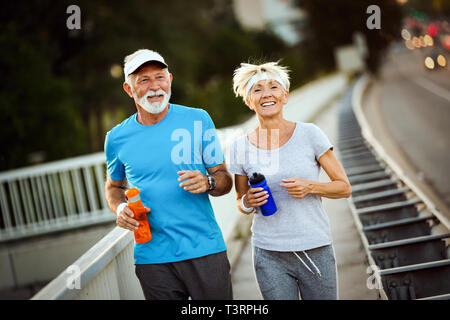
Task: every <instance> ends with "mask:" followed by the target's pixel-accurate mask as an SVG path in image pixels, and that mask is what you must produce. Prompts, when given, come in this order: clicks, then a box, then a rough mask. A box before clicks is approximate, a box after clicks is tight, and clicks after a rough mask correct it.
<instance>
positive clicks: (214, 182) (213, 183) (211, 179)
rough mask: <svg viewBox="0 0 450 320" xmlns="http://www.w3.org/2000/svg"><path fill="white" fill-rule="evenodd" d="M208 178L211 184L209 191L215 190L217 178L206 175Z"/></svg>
mask: <svg viewBox="0 0 450 320" xmlns="http://www.w3.org/2000/svg"><path fill="white" fill-rule="evenodd" d="M206 177H207V178H208V184H209V189H208V192H209V191H213V190H214V189H215V188H216V180H214V178H213V177H211V176H206Z"/></svg>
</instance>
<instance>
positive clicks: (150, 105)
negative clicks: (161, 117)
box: [137, 88, 172, 114]
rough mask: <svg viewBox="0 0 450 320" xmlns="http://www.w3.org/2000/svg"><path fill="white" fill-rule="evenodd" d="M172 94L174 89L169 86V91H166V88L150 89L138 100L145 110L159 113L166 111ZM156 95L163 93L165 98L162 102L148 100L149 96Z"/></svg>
mask: <svg viewBox="0 0 450 320" xmlns="http://www.w3.org/2000/svg"><path fill="white" fill-rule="evenodd" d="M171 94H172V91H171V90H170V88H169V92H168V93H166V92H165V91H164V90H162V89H159V90H157V91H153V90H148V91H147V93H146V94H145V95H144V96H143V97H141V98H140V99H137V100H138V104H139V105H140V106H141V107H142V108H144V110H145V111H147V112H150V113H152V114H158V113H161V112H163V111H164V109H165V108H166V107H167V104H168V103H169V100H170V96H171ZM155 95H163V96H164V98H163V99H162V101H161V102H158V101H156V102H149V101H148V100H147V97H152V96H155Z"/></svg>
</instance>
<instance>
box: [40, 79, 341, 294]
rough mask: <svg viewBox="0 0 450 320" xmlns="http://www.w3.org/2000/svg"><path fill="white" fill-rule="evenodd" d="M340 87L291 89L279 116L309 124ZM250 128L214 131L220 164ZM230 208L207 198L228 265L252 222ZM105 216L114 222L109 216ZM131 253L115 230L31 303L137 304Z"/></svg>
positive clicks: (127, 238)
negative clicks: (221, 152)
mask: <svg viewBox="0 0 450 320" xmlns="http://www.w3.org/2000/svg"><path fill="white" fill-rule="evenodd" d="M346 87H347V77H346V75H345V74H333V75H331V76H328V77H326V78H323V79H320V80H317V81H314V82H312V83H310V84H308V85H306V86H304V87H302V88H300V89H297V90H295V91H293V92H291V93H290V100H289V103H288V105H286V106H285V116H286V117H287V118H288V119H290V120H293V121H311V119H313V118H314V116H315V115H316V114H317V113H318V112H320V110H321V109H322V108H324V106H326V105H328V104H329V103H330V102H331V101H332V100H333V99H335V98H336V97H337V96H338V95H339V94H341V93H342V92H343V91H344V89H345V88H346ZM314 97H315V98H314ZM256 125H257V120H256V118H255V117H252V118H251V119H249V120H248V121H247V122H245V123H244V124H241V125H238V126H233V127H229V128H225V129H220V130H218V136H219V139H220V141H221V144H222V148H223V149H224V154H225V156H226V158H228V156H227V155H228V154H229V152H228V147H229V145H230V143H231V142H232V141H233V140H234V139H235V138H237V137H238V136H240V135H242V134H245V133H246V132H247V131H248V130H249V129H252V128H254V127H256ZM235 203H236V200H235V194H234V191H231V192H230V193H229V194H227V195H225V196H221V197H211V204H212V206H213V209H214V212H215V215H216V218H217V221H218V223H219V225H220V228H221V230H222V234H223V236H224V238H225V242H226V244H227V248H228V256H229V259H230V262H231V264H233V261H234V260H235V258H236V256H237V255H238V254H239V241H236V239H237V238H239V237H241V236H242V235H243V234H245V233H246V232H248V229H249V228H248V226H249V223H250V222H251V218H252V217H251V216H244V215H242V214H240V213H239V212H238V211H237V209H236V206H235ZM110 215H111V216H113V217H114V215H113V214H112V213H110ZM133 247H134V239H133V235H132V234H131V233H130V232H129V231H127V230H124V229H120V228H118V227H116V228H115V229H113V230H112V231H111V232H110V233H109V234H108V235H106V236H105V237H104V238H103V239H102V240H101V241H99V242H98V243H97V244H95V245H94V246H93V247H92V248H91V249H90V250H88V251H87V252H86V253H85V254H84V255H83V256H82V257H80V258H79V259H78V260H77V261H75V262H74V263H73V264H72V265H71V266H69V268H67V269H66V270H65V271H64V272H62V273H61V274H60V275H59V276H58V277H56V278H55V279H54V280H52V281H51V282H50V283H49V284H48V285H47V286H45V287H44V288H43V289H42V290H41V291H39V292H38V293H37V294H36V295H35V296H34V297H33V298H32V299H34V300H48V299H142V298H143V294H142V291H141V288H140V285H139V283H138V280H137V278H136V277H135V276H134V265H133V261H134V260H133V255H132V252H133Z"/></svg>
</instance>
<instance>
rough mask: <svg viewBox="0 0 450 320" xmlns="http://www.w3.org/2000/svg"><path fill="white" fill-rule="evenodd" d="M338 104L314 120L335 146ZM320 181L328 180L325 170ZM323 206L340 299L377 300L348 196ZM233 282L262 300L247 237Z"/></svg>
mask: <svg viewBox="0 0 450 320" xmlns="http://www.w3.org/2000/svg"><path fill="white" fill-rule="evenodd" d="M338 103H339V100H338V101H337V102H334V103H332V104H331V106H330V107H329V108H328V109H326V110H325V111H324V112H322V113H321V114H320V116H319V117H318V118H317V119H316V121H315V123H316V124H317V125H318V126H319V127H320V128H321V129H322V130H323V131H324V132H325V133H326V134H327V136H328V137H329V138H330V141H331V142H332V143H333V144H335V145H336V144H337V141H336V137H337V109H338ZM335 150H336V149H335ZM320 180H321V181H327V180H328V177H327V176H326V174H325V173H324V172H323V171H322V174H321V179H320ZM323 205H324V207H325V210H326V212H327V213H328V216H329V219H330V224H331V232H332V237H333V242H334V247H335V252H336V259H337V263H338V279H339V298H340V299H355V300H356V299H359V300H374V299H377V298H378V292H377V291H376V290H369V289H368V288H367V287H366V281H367V278H368V276H369V274H367V273H366V268H367V266H366V256H365V251H364V248H363V246H362V243H361V240H360V237H359V234H358V231H357V230H356V227H355V225H354V224H353V217H352V214H351V212H350V208H349V207H348V203H347V199H339V200H331V199H327V198H323ZM232 282H233V293H234V299H236V300H247V299H248V300H259V299H262V297H261V294H260V292H259V289H258V284H257V282H256V279H255V275H254V271H253V262H252V248H251V241H250V239H248V241H247V243H246V244H245V246H244V249H243V250H242V254H241V256H240V258H239V260H238V261H237V263H236V264H235V265H234V267H233V270H232Z"/></svg>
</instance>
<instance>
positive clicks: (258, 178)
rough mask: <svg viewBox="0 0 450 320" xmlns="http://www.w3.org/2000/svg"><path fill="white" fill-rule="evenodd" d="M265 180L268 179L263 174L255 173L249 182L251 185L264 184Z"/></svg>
mask: <svg viewBox="0 0 450 320" xmlns="http://www.w3.org/2000/svg"><path fill="white" fill-rule="evenodd" d="M264 179H266V177H264V175H263V174H261V173H257V172H253V174H252V176H251V177H250V179H249V181H250V184H259V183H261V182H263V181H264Z"/></svg>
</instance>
